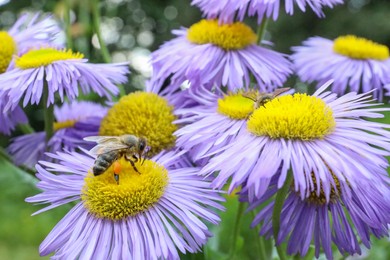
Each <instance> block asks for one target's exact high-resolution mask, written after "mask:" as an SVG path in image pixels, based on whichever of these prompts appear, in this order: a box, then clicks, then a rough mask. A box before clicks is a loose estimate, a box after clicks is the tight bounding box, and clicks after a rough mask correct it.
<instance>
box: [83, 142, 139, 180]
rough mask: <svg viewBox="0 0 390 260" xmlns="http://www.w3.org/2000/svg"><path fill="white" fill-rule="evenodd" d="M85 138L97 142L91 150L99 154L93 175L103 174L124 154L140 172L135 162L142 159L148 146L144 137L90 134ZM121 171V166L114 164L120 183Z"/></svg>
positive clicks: (115, 175)
mask: <svg viewBox="0 0 390 260" xmlns="http://www.w3.org/2000/svg"><path fill="white" fill-rule="evenodd" d="M84 140H85V141H90V142H96V143H97V145H96V146H95V147H93V148H92V149H91V150H90V152H91V153H92V154H95V155H97V157H96V160H95V162H94V165H93V168H92V172H93V175H95V176H98V175H100V174H102V173H103V172H105V171H106V170H107V169H108V167H110V166H111V165H112V164H113V163H116V161H117V160H118V159H120V158H121V157H122V156H124V157H125V159H126V160H128V161H129V162H130V163H131V165H132V166H133V168H134V170H135V171H136V172H138V173H140V172H139V171H138V169H137V168H136V167H135V164H134V163H136V162H138V160H141V159H142V155H143V153H144V151H145V148H146V139H145V138H144V137H136V136H134V135H121V136H89V137H86V138H84ZM137 156H138V157H137ZM144 161H145V158H144ZM142 163H143V161H142ZM118 164H119V163H118ZM119 172H120V167H119V166H118V165H114V178H115V181H116V182H117V183H118V184H119Z"/></svg>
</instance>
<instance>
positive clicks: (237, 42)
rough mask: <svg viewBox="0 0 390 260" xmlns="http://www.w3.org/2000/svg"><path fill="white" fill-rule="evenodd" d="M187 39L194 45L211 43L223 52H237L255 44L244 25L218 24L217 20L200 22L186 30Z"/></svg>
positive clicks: (254, 36) (254, 37) (250, 31)
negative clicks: (223, 50)
mask: <svg viewBox="0 0 390 260" xmlns="http://www.w3.org/2000/svg"><path fill="white" fill-rule="evenodd" d="M187 39H188V40H189V41H190V42H192V43H194V44H207V43H211V44H214V45H216V46H219V47H221V48H222V49H225V50H238V49H244V48H245V47H247V46H248V45H251V44H254V43H256V40H257V36H256V34H255V33H254V32H253V31H252V29H251V28H250V27H249V26H247V25H245V24H244V23H240V22H235V23H232V24H218V21H217V20H201V21H200V22H198V23H196V24H194V25H192V26H191V27H190V28H189V29H188V32H187Z"/></svg>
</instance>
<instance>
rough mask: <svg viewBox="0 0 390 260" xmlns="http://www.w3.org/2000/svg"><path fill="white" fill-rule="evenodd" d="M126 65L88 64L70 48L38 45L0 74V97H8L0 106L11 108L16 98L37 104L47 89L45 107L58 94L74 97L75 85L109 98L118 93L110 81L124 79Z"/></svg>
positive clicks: (70, 98) (116, 81) (14, 105)
mask: <svg viewBox="0 0 390 260" xmlns="http://www.w3.org/2000/svg"><path fill="white" fill-rule="evenodd" d="M128 72H129V70H128V66H127V64H125V63H123V64H119V63H118V64H91V63H87V60H86V59H83V55H82V54H80V53H74V52H72V51H71V50H65V49H64V50H57V49H54V48H41V49H37V50H31V51H29V52H27V53H26V54H24V55H22V56H21V57H18V58H17V59H16V60H15V68H14V69H12V70H9V71H7V72H5V73H3V74H1V75H0V86H2V93H1V96H2V97H3V98H4V97H6V98H8V102H7V103H6V104H5V107H4V109H5V110H6V111H7V110H8V109H14V108H15V107H16V106H17V105H18V103H19V101H21V100H23V106H26V105H27V104H28V103H31V104H38V103H39V102H40V101H41V98H42V96H43V95H44V92H47V100H44V102H46V104H47V106H49V105H50V104H53V103H54V95H55V94H56V93H58V95H59V96H60V98H61V101H63V99H64V96H66V97H67V98H68V99H69V100H74V99H75V98H76V97H77V96H78V94H79V85H80V87H81V89H82V91H83V92H84V93H89V92H95V93H97V94H98V95H99V96H105V97H108V98H111V95H112V94H118V92H119V91H118V88H117V86H115V85H114V84H119V83H124V82H126V81H127V76H126V74H127V73H128Z"/></svg>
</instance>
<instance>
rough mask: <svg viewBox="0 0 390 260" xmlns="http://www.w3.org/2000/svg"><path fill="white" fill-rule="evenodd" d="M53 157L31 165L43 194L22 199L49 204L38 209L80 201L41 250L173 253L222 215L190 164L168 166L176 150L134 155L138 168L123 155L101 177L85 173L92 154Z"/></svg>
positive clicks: (204, 234)
mask: <svg viewBox="0 0 390 260" xmlns="http://www.w3.org/2000/svg"><path fill="white" fill-rule="evenodd" d="M51 156H52V157H55V159H56V162H54V163H52V162H50V163H49V162H45V161H41V162H40V165H38V166H37V171H38V174H37V177H38V178H39V180H40V182H39V184H38V186H39V187H40V188H41V189H42V190H43V191H42V193H41V194H38V195H36V196H33V197H30V198H27V201H28V202H31V203H39V204H41V203H49V204H51V205H49V206H48V207H46V208H43V209H41V210H40V211H38V212H37V213H39V212H42V211H46V210H49V209H51V208H53V207H56V206H59V205H63V204H66V203H69V202H72V201H77V202H78V203H77V205H76V206H74V207H73V209H72V210H71V211H70V212H69V213H68V214H67V215H66V216H65V217H64V218H63V219H62V220H61V221H60V222H59V223H58V224H57V225H56V227H54V229H53V230H52V232H51V233H50V234H49V235H48V236H47V238H46V239H45V240H44V241H43V242H42V244H41V246H40V254H41V255H48V254H51V253H54V256H53V257H63V258H66V259H75V258H86V259H96V258H102V259H109V258H113V259H178V258H179V253H178V251H181V252H182V253H186V252H187V251H188V252H191V253H193V252H196V251H199V250H200V249H201V248H202V246H203V245H204V244H205V243H206V242H207V239H208V237H209V236H210V232H209V230H208V227H207V226H206V224H205V223H204V222H210V223H212V224H218V222H219V220H220V219H219V217H218V216H217V215H216V214H215V212H214V210H213V209H223V207H221V206H220V205H219V204H218V202H219V201H221V200H223V199H222V197H221V196H219V194H218V193H219V192H217V191H215V190H212V189H211V188H209V183H208V182H207V181H205V180H204V179H203V177H201V176H198V174H197V173H198V171H199V169H197V168H195V167H188V168H176V169H174V170H172V168H173V167H172V165H175V164H176V163H175V161H176V160H178V159H179V157H180V156H178V155H175V156H173V157H172V154H165V155H163V156H160V157H159V158H158V159H156V161H153V160H145V162H144V163H143V164H142V163H140V162H138V163H136V165H135V166H136V167H137V170H138V172H136V171H135V170H134V168H133V166H132V165H131V163H129V161H127V160H126V159H125V158H121V159H119V160H117V161H116V162H114V164H113V165H111V166H110V167H108V168H107V169H106V171H105V172H104V173H103V174H101V175H99V176H93V174H92V173H91V171H92V167H93V165H94V162H95V158H91V157H90V156H87V155H85V154H79V153H76V152H66V153H57V154H56V155H54V154H51ZM118 165H119V166H118ZM114 173H116V174H119V182H117V181H116V180H115V178H114ZM85 238H88V239H85ZM102 241H104V245H105V246H102ZM91 248H94V250H91Z"/></svg>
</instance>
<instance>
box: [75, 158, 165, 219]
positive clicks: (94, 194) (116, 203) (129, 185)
mask: <svg viewBox="0 0 390 260" xmlns="http://www.w3.org/2000/svg"><path fill="white" fill-rule="evenodd" d="M115 163H119V164H120V165H121V172H120V174H119V182H116V180H115V178H114V168H115V167H117V166H115V165H114V164H115ZM115 163H114V164H113V165H111V166H110V167H109V168H108V169H107V170H106V171H105V172H104V173H103V174H101V175H98V176H94V175H93V174H92V172H88V174H87V176H86V177H85V183H84V187H83V189H82V195H81V199H82V200H83V203H84V206H85V208H87V209H88V211H89V212H91V213H92V214H94V215H95V216H97V217H99V218H108V219H111V220H119V219H123V218H126V217H130V216H134V215H136V214H139V213H141V212H143V211H144V210H147V209H148V208H150V207H151V206H153V204H154V203H156V202H157V201H158V200H159V199H160V198H161V196H163V194H164V192H165V188H166V186H167V185H168V171H167V170H166V169H165V168H164V167H163V166H161V165H159V164H157V163H156V162H153V161H150V160H145V162H144V163H143V165H141V163H140V162H138V163H135V166H136V168H137V170H138V172H139V173H138V172H136V171H135V170H134V168H133V166H132V165H131V164H130V162H129V161H127V160H126V159H124V158H123V157H122V158H121V159H119V160H118V161H116V162H115ZM116 173H118V172H117V171H116Z"/></svg>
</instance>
